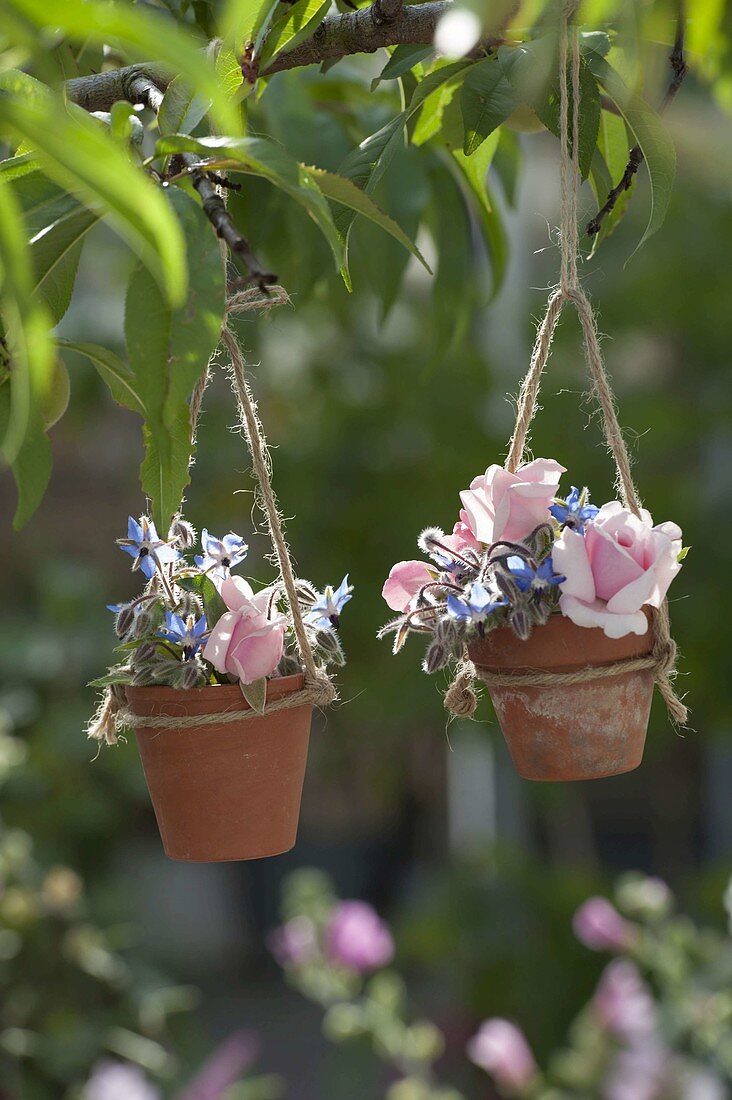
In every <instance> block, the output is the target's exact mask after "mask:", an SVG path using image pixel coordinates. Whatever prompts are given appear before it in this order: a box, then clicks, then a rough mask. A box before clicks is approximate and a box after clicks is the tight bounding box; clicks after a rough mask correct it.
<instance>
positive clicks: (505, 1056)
mask: <svg viewBox="0 0 732 1100" xmlns="http://www.w3.org/2000/svg"><path fill="white" fill-rule="evenodd" d="M468 1057H469V1058H470V1060H471V1062H475V1064H476V1066H480V1068H481V1069H484V1070H485V1071H486V1073H490V1075H491V1076H492V1077H493V1078H494V1079H495V1081H496V1084H497V1085H498V1086H499V1088H501V1089H503V1090H504V1091H505V1092H508V1093H512V1094H516V1093H521V1092H522V1091H523V1090H524V1089H525V1088H527V1087H528V1086H529V1085H530V1084H531V1082H532V1081H533V1080H534V1078H535V1077H536V1074H537V1072H538V1068H537V1065H536V1061H535V1060H534V1055H533V1054H532V1053H531V1048H530V1047H529V1044H528V1043H527V1042H526V1039H525V1038H524V1034H523V1032H522V1031H520V1030H519V1029H518V1028H517V1027H516V1025H515V1024H512V1023H511V1021H510V1020H501V1019H499V1018H498V1017H494V1018H493V1019H491V1020H485V1021H484V1023H482V1024H481V1025H480V1028H479V1029H478V1032H477V1034H475V1035H474V1036H473V1038H472V1039H471V1040H470V1042H469V1043H468Z"/></svg>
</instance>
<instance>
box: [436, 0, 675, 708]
mask: <svg viewBox="0 0 732 1100" xmlns="http://www.w3.org/2000/svg"><path fill="white" fill-rule="evenodd" d="M578 8H579V0H569V2H568V3H565V4H564V6H563V8H562V13H561V22H560V34H559V124H560V130H559V140H560V191H561V207H560V210H561V214H560V222H561V228H560V248H561V267H560V278H559V285H558V286H557V287H556V288H555V289H554V290H553V291H552V293H551V294H550V295H549V300H548V302H547V306H546V311H545V313H544V317H543V319H542V321H541V323H540V325H539V327H538V329H537V334H536V341H535V343H534V348H533V351H532V353H531V360H530V362H529V369H528V371H527V372H526V375H525V377H524V379H523V382H522V383H521V388H520V390H519V395H518V402H517V408H516V422H515V424H514V429H513V434H512V436H511V439H510V441H509V445H508V455H507V457H506V463H505V468H506V470H508V471H509V472H510V473H515V472H516V470H517V469H518V468H519V466H521V464H522V463H523V461H524V454H525V451H526V443H527V439H528V435H529V430H530V428H531V423H532V421H533V419H534V417H535V415H536V412H537V401H538V397H539V390H540V387H541V379H542V375H543V373H544V370H545V368H546V365H547V363H548V361H549V356H550V353H551V347H552V341H553V339H554V333H555V331H556V327H557V323H558V321H559V318H560V316H561V313H562V309H563V308H564V306H565V304H566V303H571V305H573V306H574V308H575V310H576V311H577V315H578V317H579V320H580V325H581V327H582V342H583V348H584V354H585V362H586V364H587V369H588V372H589V374H590V377H591V379H592V384H593V392H594V395H595V398H596V400H597V402H598V405H599V407H600V411H601V413H602V422H603V430H604V435H605V440H606V443H607V446H608V450H609V451H610V453H611V454H612V456H613V459H614V461H615V469H616V487H617V491H618V493H619V495H620V498H621V501H622V502H623V504H624V505H625V507H627V508H628V509H630V511H631V512H632V513H633V514H634V515H636V516H639V517H640V516H641V503H640V498H639V496H638V491H637V489H636V487H635V484H634V482H633V475H632V473H631V465H630V457H629V455H628V450H627V447H626V445H625V440H624V439H623V434H622V431H621V429H620V424H619V422H618V417H617V413H616V410H615V398H614V395H613V391H612V387H611V385H610V380H609V378H608V375H607V372H606V370H605V365H604V363H603V358H602V352H601V350H600V342H599V338H598V333H597V323H596V320H595V314H594V311H593V308H592V305H591V304H590V301H589V299H588V297H587V295H586V293H585V291H584V289H583V287H582V285H581V282H580V279H579V275H578V272H577V257H578V252H579V220H578V216H577V203H578V192H579V184H580V170H579V108H580V47H579V37H578V34H577V28H576V26H575V25H574V22H573V19H574V15H575V13H576V12H577V9H578ZM568 70H569V81H570V83H569V84H568V80H567V71H568ZM570 90H571V95H570ZM570 125H571V132H570ZM650 611H651V629H652V632H653V635H652V636H653V645H652V649H651V652H650V653H649V654H648V655H647V656H645V657H633V658H629V659H627V660H621V661H615V662H613V663H612V664H607V665H601V666H588V667H586V668H581V669H577V670H576V671H573V672H550V671H548V670H541V669H530V668H527V669H519V670H517V671H515V672H508V671H506V672H498V671H493V670H491V669H488V668H481V667H476V666H475V665H474V664H473V662H472V661H471V660H470V658H469V656H468V653H467V650H466V651H465V653H464V655H463V658H462V660H461V661H460V662H459V664H458V666H457V669H456V671H455V677H454V679H453V681H452V683H451V684H450V687H449V688H448V690H447V693H446V694H445V708H446V709H447V710H448V711H450V713H451V714H454V715H455V716H456V717H460V718H469V717H470V716H471V715H472V714H473V712H474V711H475V708H476V706H477V699H476V695H475V688H474V683H475V679H476V677H477V678H479V679H480V680H482V681H483V683H485V684H487V685H488V686H489V687H490V686H493V685H495V686H515V687H541V686H548V685H552V686H561V685H567V684H578V683H583V682H585V681H589V680H597V679H602V678H604V677H607V676H622V675H624V674H626V673H628V672H636V671H640V670H641V669H652V670H653V672H654V678H655V681H656V684H657V685H658V689H659V691H660V692H661V695H662V696H663V699H664V702H665V703H666V708H667V710H668V714H669V717H670V718H671V720H672V721H673V722H674V723H676V724H677V725H683V724H685V722H686V720H687V717H688V711H687V708H686V707H685V706H684V704H683V702H682V701H681V699H680V698H679V697H678V695H677V694H676V692H675V691H674V688H673V684H672V678H673V677H674V676H675V673H676V643H675V642H674V640H673V638H672V637H671V625H670V621H669V614H668V603H667V601H666V600H664V601H663V603H662V605H661V607H659V608H651V609H650Z"/></svg>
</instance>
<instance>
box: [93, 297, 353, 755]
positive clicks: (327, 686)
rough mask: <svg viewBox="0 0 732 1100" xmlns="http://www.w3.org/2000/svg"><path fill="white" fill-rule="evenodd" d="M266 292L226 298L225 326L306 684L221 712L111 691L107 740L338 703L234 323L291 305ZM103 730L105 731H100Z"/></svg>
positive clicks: (198, 400) (97, 724) (203, 381)
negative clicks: (145, 710) (151, 710)
mask: <svg viewBox="0 0 732 1100" xmlns="http://www.w3.org/2000/svg"><path fill="white" fill-rule="evenodd" d="M268 290H269V293H267V294H265V293H264V292H262V291H261V290H259V288H257V287H250V288H247V289H245V290H240V291H237V292H235V293H234V294H231V295H229V297H228V298H227V300H226V310H225V314H224V323H223V326H222V329H221V344H223V346H224V348H225V349H226V352H227V354H228V356H229V359H230V378H231V385H232V389H233V391H234V395H235V397H236V402H237V409H238V412H239V428H240V430H241V432H242V434H243V436H244V439H245V440H246V444H247V447H248V449H249V453H250V455H251V459H252V473H253V476H254V478H255V480H256V482H257V489H258V493H257V503H258V504H259V505H260V507H261V508H262V511H263V512H264V514H265V516H266V519H267V528H268V531H269V537H270V540H271V542H272V547H273V549H274V552H275V557H276V559H277V565H278V567H279V571H280V576H281V577H282V584H283V587H284V590H285V595H286V597H287V602H288V604H289V607H290V614H291V615H292V625H293V629H294V631H295V641H296V644H297V648H298V652H299V654H300V658H301V660H302V663H303V665H304V666H305V682H304V684H303V687H302V688H300V689H299V690H298V691H294V692H291V693H290V694H288V695H283V696H281V697H280V698H278V699H273V700H272V701H271V702H269V701H267V702H266V704H265V706H264V709H263V710H261V711H258V710H254V709H253V708H251V707H250V708H246V709H244V708H243V707H240V708H238V709H229V710H222V711H217V712H216V713H212V714H198V715H180V716H176V715H166V714H157V715H143V714H137V713H135V712H134V711H133V710H131V709H130V707H129V706H127V707H125V706H123V705H120V703H119V702H117V703H116V705H115V697H114V696H113V695H112V693H111V692H109V691H107V693H105V696H104V697H103V699H102V702H101V704H100V707H99V710H98V711H97V713H96V714H95V716H94V718H93V719H92V721H91V722H90V723H89V727H88V734H89V736H90V737H93V738H95V739H97V740H103V739H106V740H107V741H109V742H110V743H113V739H114V740H116V737H115V732H116V731H119V730H121V729H123V728H127V727H130V726H138V727H141V728H144V729H160V730H163V729H194V728H197V727H199V726H219V725H227V724H228V723H230V722H244V721H249V720H250V719H252V718H260V717H262V716H263V715H267V714H277V713H279V712H280V711H283V710H289V709H291V708H292V707H302V706H305V705H313V706H320V707H325V706H328V705H329V704H330V703H333V702H334V701H335V700H336V698H337V692H336V689H335V686H334V685H333V683H332V681H331V680H330V678H329V677H328V676H327V674H326V673H325V672H324V671H323V670H321V669H319V668H318V666H317V664H316V662H315V657H314V656H313V650H312V646H311V645H310V640H309V638H308V633H307V629H306V627H305V623H304V620H303V617H302V612H301V610H300V602H299V600H298V595H297V586H296V582H295V573H294V570H293V567H292V559H291V557H290V551H289V548H288V545H287V540H286V538H285V532H284V524H283V520H282V516H281V514H280V510H279V507H278V504H277V498H276V496H275V492H274V488H273V486H272V466H271V462H270V458H269V450H268V447H267V441H266V437H265V435H264V429H263V427H262V422H261V420H260V419H259V414H258V412H257V404H256V401H255V399H254V396H253V394H252V391H251V388H250V386H249V383H248V381H247V377H246V361H245V359H244V354H243V352H242V349H241V345H240V343H239V341H238V339H237V338H236V336H235V334H234V333H233V332H232V330H231V328H230V327H229V324H228V319H229V317H230V316H232V315H236V314H241V313H250V312H259V311H262V310H267V309H271V308H272V307H273V306H276V305H283V304H287V303H289V301H290V299H289V297H288V295H287V292H286V291H285V290H284V289H283V287H281V286H273V287H270V288H268ZM218 352H219V349H218V348H217V349H216V351H214V353H213V355H212V356H211V359H210V360H209V362H208V364H207V366H206V369H205V371H204V372H203V374H202V375H201V378H200V379H199V381H198V383H197V385H196V387H195V389H194V391H193V394H192V395H191V401H190V425H191V442H192V443H195V441H196V435H197V430H198V423H199V420H200V416H201V410H202V407H203V397H204V394H205V392H206V387H207V385H208V382H209V380H210V377H211V373H212V369H213V365H214V361H215V360H216V358H217V356H218ZM95 730H98V731H99V732H98V733H97V732H95Z"/></svg>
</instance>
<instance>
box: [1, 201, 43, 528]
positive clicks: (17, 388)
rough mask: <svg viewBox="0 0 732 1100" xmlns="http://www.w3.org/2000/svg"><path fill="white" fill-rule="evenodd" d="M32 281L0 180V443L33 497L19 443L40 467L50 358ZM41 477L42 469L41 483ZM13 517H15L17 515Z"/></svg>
mask: <svg viewBox="0 0 732 1100" xmlns="http://www.w3.org/2000/svg"><path fill="white" fill-rule="evenodd" d="M33 286H34V280H33V271H32V267H31V259H30V255H29V251H28V249H27V247H26V242H25V225H24V222H23V214H22V208H21V207H20V205H19V204H18V201H17V198H16V197H15V194H14V192H13V189H12V187H11V186H10V185H9V184H7V183H0V288H1V289H0V302H1V304H2V314H3V325H2V331H1V332H0V335H2V337H3V344H2V345H0V359H2V360H5V359H6V358H7V359H8V361H9V363H10V365H11V366H12V368H13V369H12V370H11V371H10V375H11V377H10V383H9V384H5V385H4V386H3V390H6V391H7V392H6V395H5V396H6V398H7V401H8V405H7V416H6V417H5V421H4V427H3V429H2V433H1V434H0V447H1V448H2V453H3V455H4V457H5V459H6V461H7V462H8V463H10V464H11V465H13V466H14V469H16V471H18V472H19V475H20V474H22V478H23V481H22V483H21V481H18V491H19V495H20V496H21V497H25V498H27V497H28V496H30V497H31V498H33V499H34V498H35V495H36V494H35V493H34V488H33V486H32V485H31V484H30V481H29V471H30V466H29V460H28V453H29V452H28V450H27V448H26V447H25V443H26V437H27V436H28V435H30V436H31V438H29V439H28V440H27V443H28V446H29V447H30V448H31V454H32V453H38V455H39V456H41V459H42V461H41V459H39V468H40V467H41V466H42V465H43V464H44V463H45V459H46V457H47V455H45V452H44V451H43V447H44V445H43V443H42V441H40V440H39V438H38V437H39V435H43V430H42V425H43V418H42V414H41V406H42V402H43V399H44V397H45V396H46V394H47V393H48V390H49V388H50V384H51V378H52V374H53V361H54V360H53V343H52V341H51V337H50V333H49V329H50V318H49V317H48V315H47V313H46V310H45V307H44V306H43V304H42V303H41V302H39V301H38V299H36V298H34V297H33ZM4 365H5V364H4V363H3V366H4ZM18 464H20V465H18ZM40 480H41V479H40V477H39V479H37V480H34V485H35V488H36V489H37V487H38V486H39V485H40ZM47 481H48V475H47V474H46V476H45V481H44V483H43V488H45V484H46V482H47ZM42 491H43V490H42V489H41V495H42ZM38 499H40V497H39V498H38ZM36 503H37V502H36ZM32 510H33V509H32V508H31V509H30V511H32ZM30 511H28V505H27V504H24V502H23V500H22V499H21V501H20V504H19V514H20V513H21V512H22V515H23V516H25V517H27V515H30ZM16 520H17V522H19V523H20V522H21V520H20V519H18V517H16Z"/></svg>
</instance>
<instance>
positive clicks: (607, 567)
mask: <svg viewBox="0 0 732 1100" xmlns="http://www.w3.org/2000/svg"><path fill="white" fill-rule="evenodd" d="M585 546H586V548H587V556H588V558H589V559H590V565H591V566H592V576H593V577H594V580H595V594H596V595H597V596H599V597H600V598H601V599H603V600H609V599H611V597H612V596H614V595H615V593H616V592H619V591H620V589H621V588H625V586H626V585H627V584H630V583H631V581H634V580H636V579H637V578H638V577H640V576H641V574H642V573H643V567H642V566H641V565H639V564H638V562H637V561H635V560H634V558H633V557H632V556H631V554H629V553H628V551H627V550H626V549H625V548H624V547H622V546H619V545H618V543H617V542H616V541H615V539H614V538H613V537H612V535H608V534H606V532H605V531H604V530H603V528H602V527H600V526H599V525H598V524H597V523H592V524H589V525H588V527H587V531H586V533H585Z"/></svg>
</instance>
